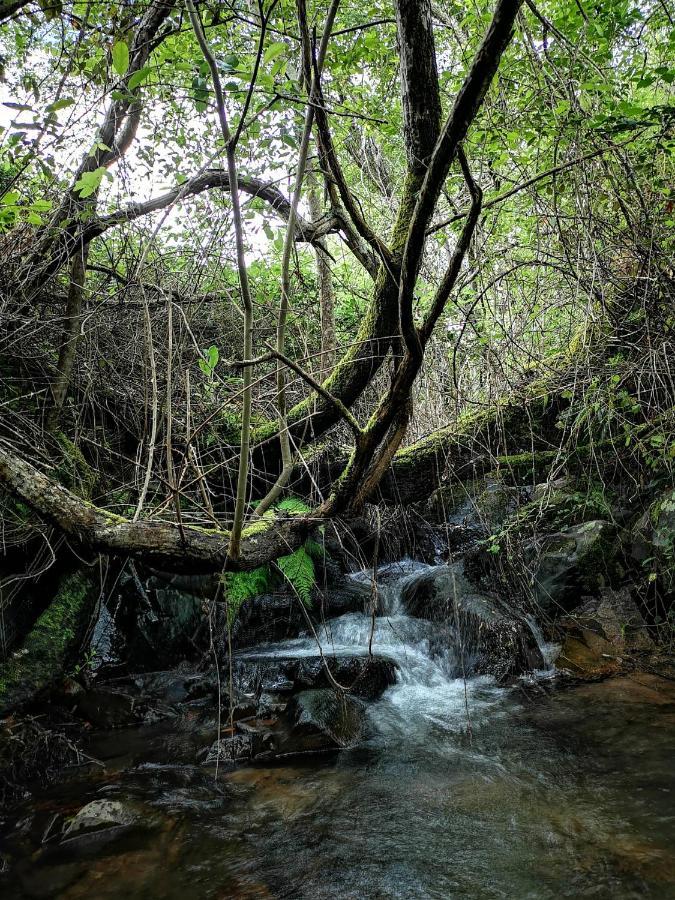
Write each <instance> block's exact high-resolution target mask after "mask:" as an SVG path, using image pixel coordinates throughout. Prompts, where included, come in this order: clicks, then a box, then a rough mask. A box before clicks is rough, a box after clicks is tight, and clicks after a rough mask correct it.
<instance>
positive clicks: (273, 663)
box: [234, 654, 396, 699]
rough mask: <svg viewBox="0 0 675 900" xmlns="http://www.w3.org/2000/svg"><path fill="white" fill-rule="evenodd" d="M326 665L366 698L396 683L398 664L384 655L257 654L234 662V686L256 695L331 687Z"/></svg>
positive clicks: (349, 686) (359, 694) (352, 689)
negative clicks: (280, 655) (283, 655)
mask: <svg viewBox="0 0 675 900" xmlns="http://www.w3.org/2000/svg"><path fill="white" fill-rule="evenodd" d="M324 660H325V661H324ZM326 666H327V667H328V669H329V671H330V673H331V675H332V677H333V678H334V679H335V681H337V683H338V684H339V685H341V686H342V687H344V688H346V689H348V690H350V691H351V692H352V693H354V694H356V695H357V696H359V697H364V698H366V699H375V698H377V697H379V696H380V695H381V694H382V693H383V692H384V691H385V690H386V689H387V687H389V686H390V685H392V684H394V683H395V681H396V664H395V663H394V662H393V661H392V660H390V659H387V658H386V657H383V656H364V655H354V656H350V655H345V656H326V657H325V658H324V659H322V658H321V656H318V655H317V656H300V657H290V656H289V657H277V656H271V655H270V656H265V655H264V654H260V655H257V654H256V655H255V656H249V657H246V656H244V657H239V658H238V659H236V660H235V663H234V670H235V684H236V685H237V687H238V688H239V689H240V690H243V691H246V692H247V693H250V694H254V695H256V696H260V694H261V692H274V693H280V692H293V691H299V690H303V689H305V688H324V687H330V686H331V680H330V678H329V676H328V674H327V673H326Z"/></svg>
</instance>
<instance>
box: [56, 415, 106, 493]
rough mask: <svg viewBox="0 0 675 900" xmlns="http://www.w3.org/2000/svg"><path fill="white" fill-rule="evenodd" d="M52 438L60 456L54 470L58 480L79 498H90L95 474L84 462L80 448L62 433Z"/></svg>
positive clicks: (57, 433)
mask: <svg viewBox="0 0 675 900" xmlns="http://www.w3.org/2000/svg"><path fill="white" fill-rule="evenodd" d="M54 437H55V439H56V442H57V444H58V446H59V451H60V454H61V461H60V463H59V465H58V467H57V469H56V476H57V478H58V480H59V481H60V482H61V484H62V485H63V486H64V487H67V488H68V489H69V490H71V491H73V492H75V493H77V494H79V495H80V496H81V497H91V496H92V494H93V492H94V486H95V484H96V473H95V472H94V470H93V469H92V468H91V466H89V464H88V463H87V461H86V460H85V458H84V456H83V455H82V451H81V450H80V448H79V447H77V446H76V445H75V444H74V443H73V442H72V441H71V440H70V438H69V437H66V435H65V434H64V433H63V432H62V431H57V432H56V434H55V435H54Z"/></svg>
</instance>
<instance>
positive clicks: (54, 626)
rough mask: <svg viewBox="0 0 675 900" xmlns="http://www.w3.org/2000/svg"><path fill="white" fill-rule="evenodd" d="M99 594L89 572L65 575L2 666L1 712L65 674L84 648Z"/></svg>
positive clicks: (28, 697) (0, 676) (0, 679)
mask: <svg viewBox="0 0 675 900" xmlns="http://www.w3.org/2000/svg"><path fill="white" fill-rule="evenodd" d="M96 597H97V589H96V585H95V584H94V581H93V578H92V577H91V576H90V575H89V574H88V573H83V572H74V573H71V574H69V575H66V576H65V577H64V578H62V579H61V582H60V584H59V588H58V590H57V592H56V596H55V597H54V600H53V601H52V603H51V604H50V605H49V607H48V608H47V609H46V610H45V611H44V612H43V613H42V615H41V616H40V617H39V619H38V620H37V622H36V623H35V625H34V627H33V629H32V631H30V632H29V634H28V636H27V638H26V640H25V641H24V643H23V646H22V647H21V649H20V650H19V651H17V652H16V653H15V654H14V655H13V657H12V658H11V659H10V660H9V661H8V662H6V663H4V664H3V665H2V666H1V667H0V712H5V711H7V710H9V709H12V708H14V707H16V706H19V705H20V704H22V703H25V702H26V701H28V700H30V699H31V697H33V696H34V695H35V694H37V693H38V692H40V691H43V690H45V689H46V688H48V687H49V686H50V685H51V684H53V683H54V681H56V679H58V678H59V677H60V675H62V674H63V671H64V668H65V666H66V665H67V664H68V663H69V662H70V661H71V659H74V657H75V656H76V654H77V652H78V651H79V649H80V648H79V643H80V641H81V639H82V635H83V632H84V629H85V627H86V625H87V624H88V621H89V617H90V615H91V611H92V608H93V605H94V602H95V600H96Z"/></svg>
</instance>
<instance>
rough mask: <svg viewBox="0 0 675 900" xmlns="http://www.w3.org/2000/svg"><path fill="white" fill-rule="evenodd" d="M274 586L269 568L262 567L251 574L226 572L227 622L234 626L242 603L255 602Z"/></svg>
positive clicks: (224, 582) (224, 583)
mask: <svg viewBox="0 0 675 900" xmlns="http://www.w3.org/2000/svg"><path fill="white" fill-rule="evenodd" d="M271 584H272V572H271V570H270V567H269V566H260V567H259V568H257V569H252V570H251V571H250V572H226V573H225V575H224V576H223V586H224V588H225V602H226V605H227V621H228V624H230V625H232V623H233V622H234V620H235V619H236V618H237V614H238V612H239V609H240V608H241V605H242V603H244V601H246V600H253V599H255V598H256V597H259V596H260V595H261V594H264V593H265V591H268V590H269V589H270V587H271Z"/></svg>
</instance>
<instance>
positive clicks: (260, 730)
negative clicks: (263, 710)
mask: <svg viewBox="0 0 675 900" xmlns="http://www.w3.org/2000/svg"><path fill="white" fill-rule="evenodd" d="M238 729H240V730H238V731H237V733H235V734H229V735H227V736H226V737H221V738H220V740H217V741H215V742H214V743H213V744H212V745H211V747H210V749H209V751H208V753H207V755H206V758H205V760H204V765H208V766H213V765H215V764H216V763H218V764H219V765H233V764H235V763H241V762H249V761H250V760H252V759H255V758H256V757H258V756H270V755H274V753H275V748H276V742H275V737H274V734H273V733H272V732H271V731H270V730H269V728H267V727H251V728H248V729H243V730H242V729H241V723H240V725H239V726H238ZM226 730H228V729H226Z"/></svg>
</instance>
